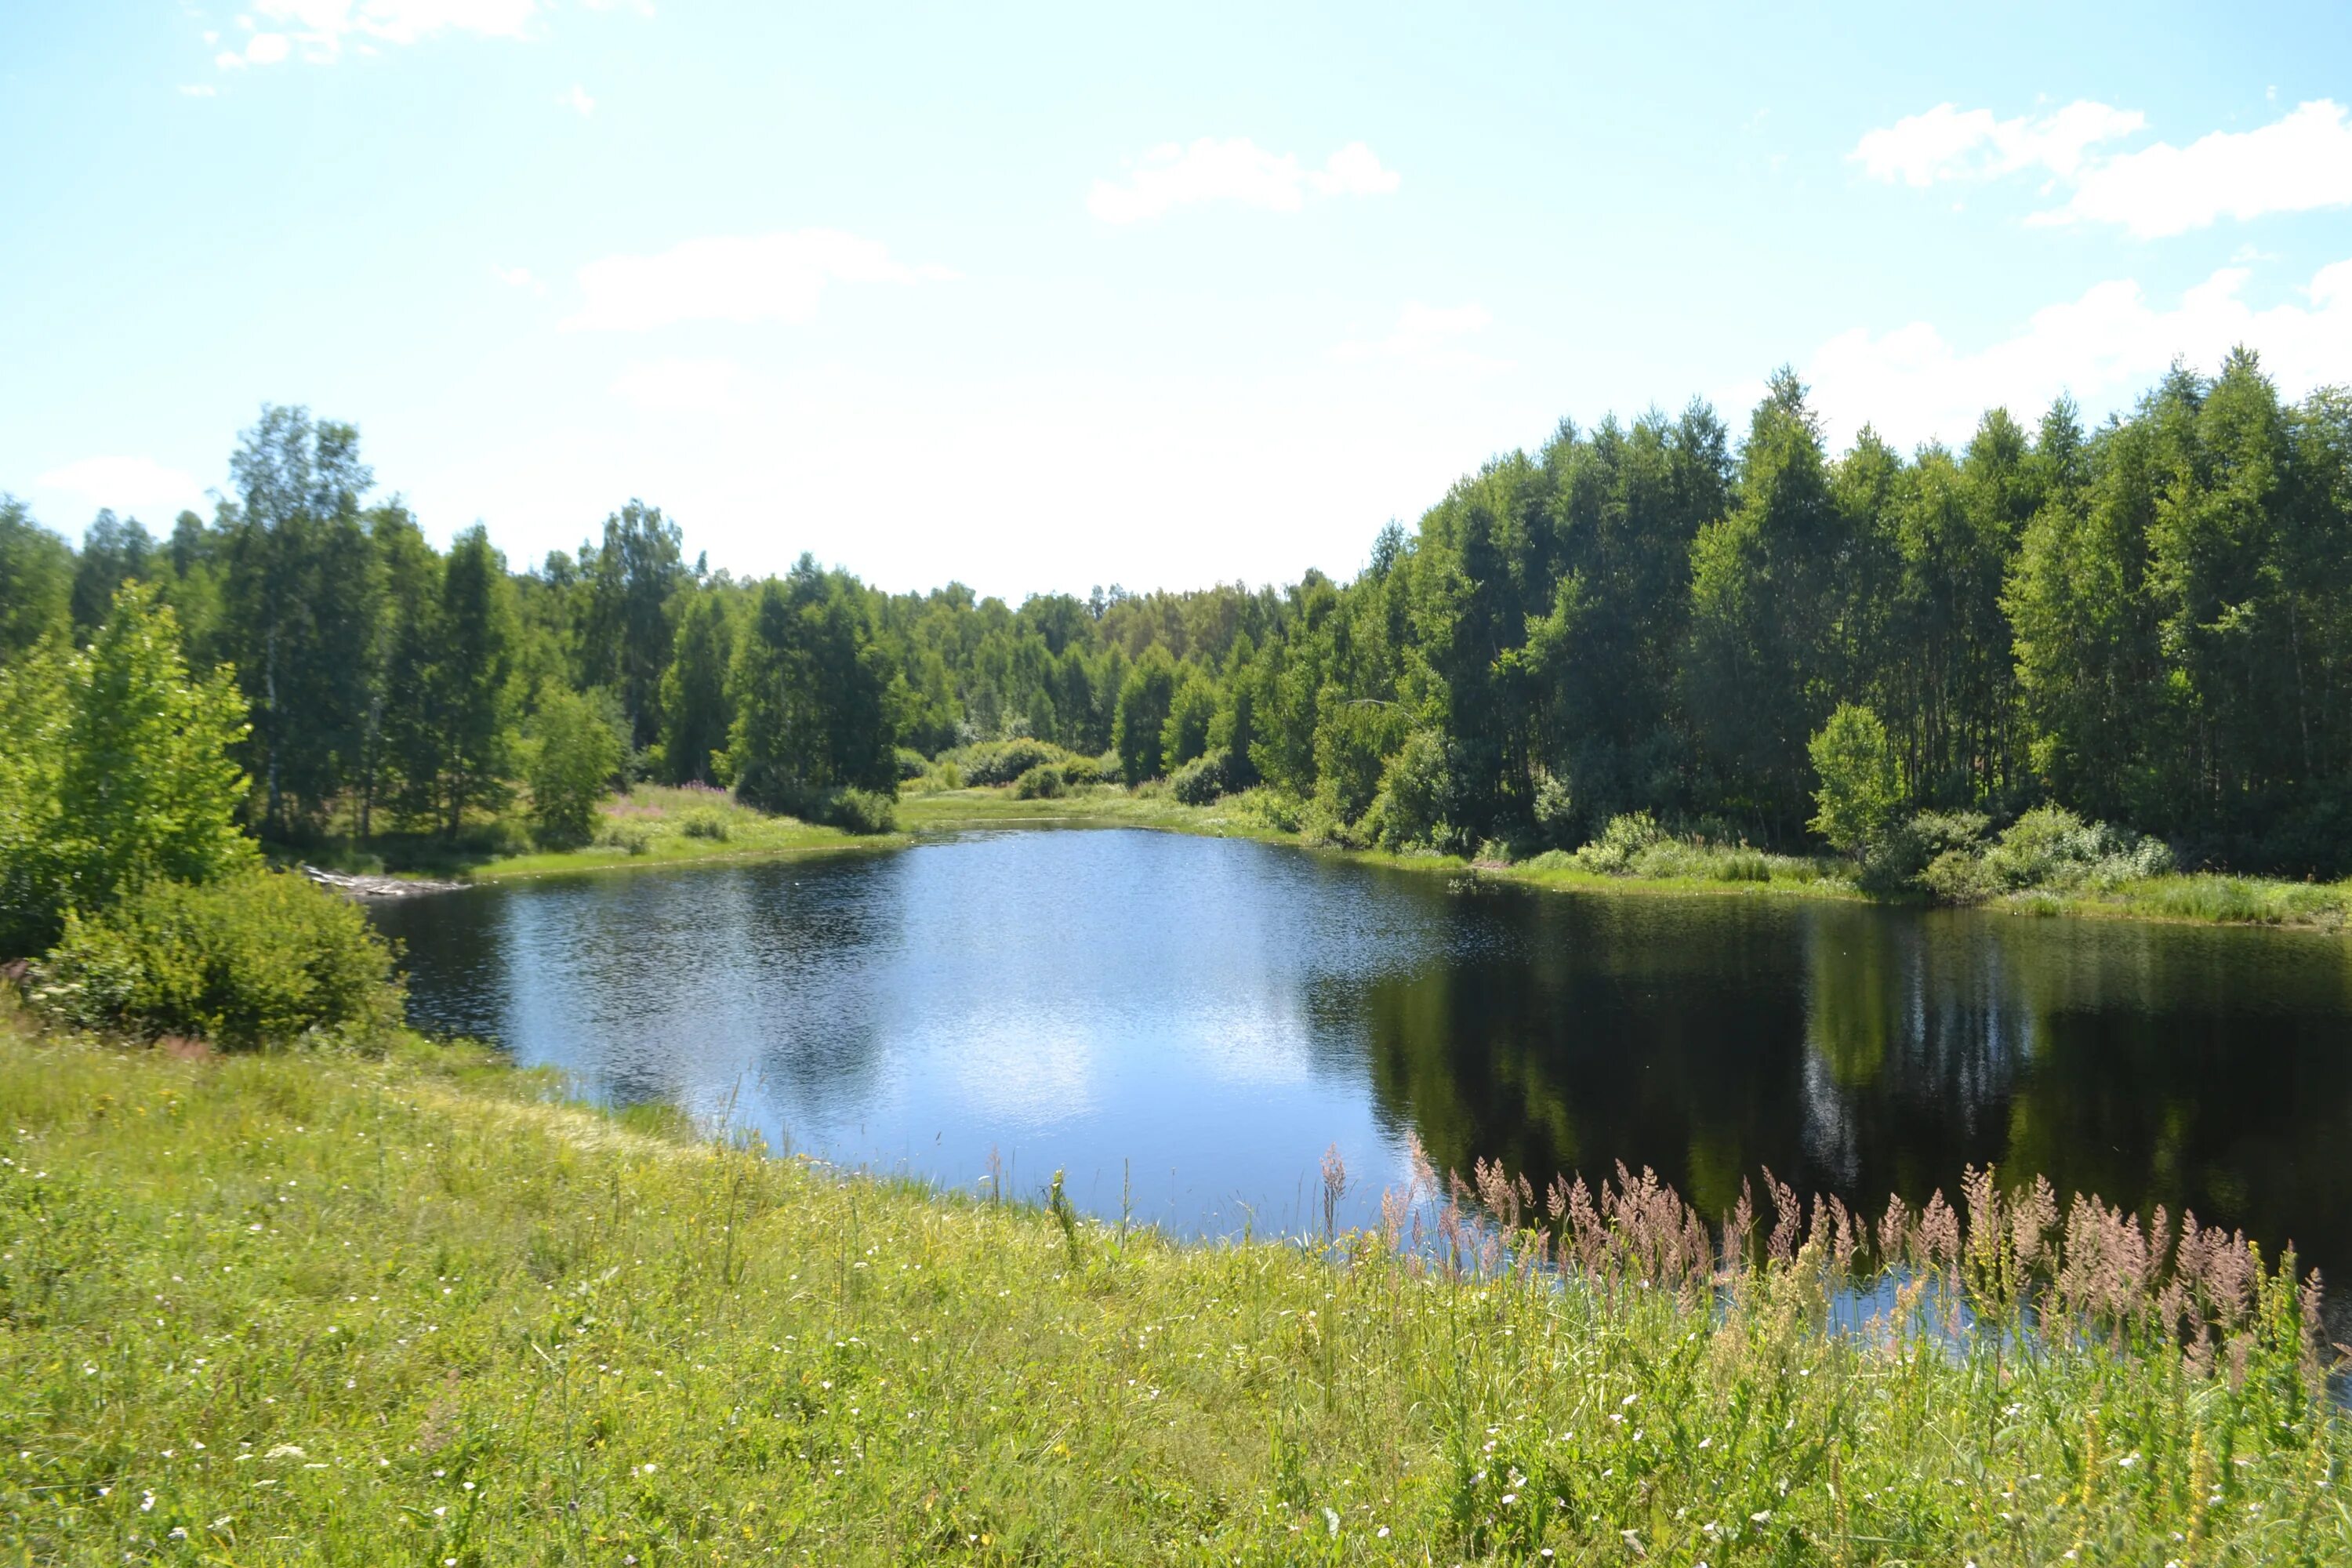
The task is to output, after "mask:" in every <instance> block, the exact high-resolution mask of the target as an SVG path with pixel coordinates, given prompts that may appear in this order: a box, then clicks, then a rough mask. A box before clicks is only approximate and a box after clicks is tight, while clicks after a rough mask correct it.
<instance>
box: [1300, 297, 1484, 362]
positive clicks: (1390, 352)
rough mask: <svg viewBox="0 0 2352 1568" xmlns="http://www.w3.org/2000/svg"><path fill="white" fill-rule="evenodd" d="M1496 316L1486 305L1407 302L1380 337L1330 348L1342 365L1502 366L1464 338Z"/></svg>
mask: <svg viewBox="0 0 2352 1568" xmlns="http://www.w3.org/2000/svg"><path fill="white" fill-rule="evenodd" d="M1493 322H1494V318H1493V317H1492V316H1490V315H1488V314H1487V313H1486V307H1485V306H1484V305H1477V304H1469V305H1447V306H1433V305H1423V304H1421V303H1420V302H1418V301H1411V302H1408V303H1407V304H1406V305H1405V307H1404V309H1403V310H1401V311H1399V312H1398V313H1397V322H1396V326H1395V328H1394V329H1393V330H1391V331H1390V332H1389V333H1388V334H1387V335H1386V336H1384V337H1380V338H1370V339H1365V338H1349V339H1348V340H1347V341H1346V342H1342V343H1340V344H1339V346H1337V347H1336V348H1334V349H1333V350H1332V351H1331V357H1332V358H1333V359H1335V360H1337V361H1339V363H1341V364H1370V363H1377V362H1381V361H1389V362H1401V363H1408V364H1417V365H1423V366H1430V367H1435V366H1441V365H1443V366H1453V367H1455V368H1473V369H1487V370H1492V369H1500V368H1502V367H1503V366H1504V365H1505V364H1506V363H1507V362H1505V361H1502V360H1497V359H1492V358H1489V357H1488V356H1486V355H1484V354H1479V353H1472V352H1471V351H1470V350H1468V349H1466V348H1464V347H1463V346H1462V340H1463V339H1464V338H1466V337H1469V336H1471V335H1472V334H1474V333H1477V332H1483V331H1486V329H1487V327H1488V326H1490V325H1492V324H1493Z"/></svg>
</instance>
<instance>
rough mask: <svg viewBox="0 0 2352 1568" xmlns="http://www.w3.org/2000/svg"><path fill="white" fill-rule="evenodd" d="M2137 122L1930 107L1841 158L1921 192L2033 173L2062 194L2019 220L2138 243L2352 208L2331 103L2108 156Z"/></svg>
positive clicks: (2341, 113) (2344, 124)
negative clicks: (2103, 228)
mask: <svg viewBox="0 0 2352 1568" xmlns="http://www.w3.org/2000/svg"><path fill="white" fill-rule="evenodd" d="M2146 128H2147V116H2146V115H2143V114H2141V113H2139V112H2138V111H2137V110H2122V109H2114V108H2110V107H2109V106H2108V105H2106V104H2104V103H2094V102H2091V101H2089V100H2084V101H2081V102H2076V103H2070V104H2068V105H2067V106H2066V107H2065V108H2063V109H2061V110H2057V111H2055V112H2054V113H2052V114H2048V115H2045V116H2043V117H2042V118H2040V119H2032V118H2029V117H2026V116H2020V117H2018V118H2016V119H2013V120H1996V119H1995V118H1994V117H1993V114H1992V111H1991V110H1986V109H1972V110H1961V109H1958V108H1956V107H1955V106H1953V105H1951V104H1948V103H1940V104H1937V106H1936V107H1935V108H1933V109H1931V110H1927V112H1926V113H1924V114H1915V115H1912V116H1911V117H1909V118H1908V119H1906V120H1899V121H1895V123H1894V124H1893V125H1890V126H1886V127H1884V128H1882V129H1879V130H1875V131H1872V132H1867V133H1866V134H1865V135H1864V137H1863V138H1862V140H1861V142H1859V143H1857V144H1856V145H1855V147H1854V150H1853V153H1850V154H1849V159H1850V161H1851V162H1853V163H1859V164H1860V165H1862V167H1863V169H1864V172H1865V173H1866V174H1870V175H1871V176H1872V177H1874V178H1876V179H1881V180H1886V181H1890V182H1891V181H1896V180H1900V181H1902V182H1903V183H1904V184H1909V185H1913V186H1916V187H1919V188H1922V189H1924V188H1926V187H1927V186H1929V185H1934V184H1943V183H1947V182H1950V181H1956V180H1985V179H1992V178H1996V177H1998V176H2000V175H2003V174H2015V173H2018V172H2021V171H2024V170H2029V169H2040V170H2043V171H2046V173H2047V174H2048V176H2049V178H2048V180H2047V181H2046V183H2045V184H2043V186H2042V190H2043V192H2044V194H2045V195H2046V194H2051V193H2053V192H2055V191H2056V190H2057V189H2058V188H2060V187H2061V186H2068V187H2072V190H2071V194H2070V195H2068V197H2067V199H2066V201H2065V202H2064V204H2063V205H2059V206H2055V207H2051V208H2047V209H2045V210H2043V211H2042V212H2038V213H2035V214H2033V215H2032V216H2031V217H2030V218H2028V219H2027V221H2028V222H2029V223H2032V224H2036V225H2042V226H2052V225H2062V224H2075V223H2101V224H2112V225H2115V226H2117V227H2120V228H2123V229H2126V230H2127V231H2128V232H2130V233H2131V234H2132V235H2133V236H2134V237H2137V238H2140V239H2155V238H2161V237H2167V236H2170V235H2177V234H2185V233H2187V232H2188V231H2189V230H2190V229H2196V228H2204V227H2208V226H2210V225H2212V224H2213V223H2215V222H2216V221H2218V220H2219V219H2221V218H2224V217H2230V218H2236V219H2239V220H2241V221H2243V220H2246V219H2251V218H2256V217H2261V216H2265V215H2267V214H2271V213H2294V212H2312V211H2315V210H2318V209H2321V208H2325V207H2336V206H2346V205H2352V121H2347V114H2346V110H2345V109H2344V108H2343V106H2342V105H2340V104H2337V103H2336V102H2335V101H2333V100H2328V99H2318V100H2314V101H2312V102H2309V103H2305V104H2303V105H2301V106H2300V107H2298V108H2296V109H2295V110H2293V111H2292V112H2290V113H2288V114H2286V115H2284V116H2283V117H2282V118H2280V119H2278V120H2276V121H2273V122H2272V123H2270V124H2268V125H2264V126H2261V127H2259V128H2257V129H2255V130H2252V131H2216V132H2212V133H2211V134H2210V135H2207V136H2201V137H2200V138H2198V139H2197V140H2196V141H2194V142H2190V143H2189V145H2188V146H2186V147H2176V146H2174V145H2172V144H2171V143H2170V142H2157V143H2155V144H2154V145H2153V146H2149V147H2143V148H2138V149H2137V150H2134V151H2130V152H2109V151H2107V150H2106V148H2107V144H2108V143H2111V142H2119V141H2122V140H2123V139H2125V138H2126V137H2129V136H2132V135H2135V134H2137V132H2141V131H2143V130H2145V129H2146Z"/></svg>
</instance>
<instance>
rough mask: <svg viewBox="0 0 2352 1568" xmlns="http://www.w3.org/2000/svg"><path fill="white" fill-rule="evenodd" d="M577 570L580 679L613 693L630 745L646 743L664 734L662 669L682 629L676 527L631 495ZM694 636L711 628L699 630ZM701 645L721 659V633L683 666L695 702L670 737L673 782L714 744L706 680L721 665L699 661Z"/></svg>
mask: <svg viewBox="0 0 2352 1568" xmlns="http://www.w3.org/2000/svg"><path fill="white" fill-rule="evenodd" d="M582 575H583V577H584V578H585V579H586V583H585V586H586V590H587V593H586V603H585V604H584V605H583V606H582V608H583V616H582V626H581V640H580V676H581V684H582V685H583V686H604V687H610V688H611V689H614V691H616V692H618V693H619V694H620V698H621V707H622V710H623V711H624V712H625V713H626V714H627V715H628V721H629V729H630V737H629V744H630V746H631V747H632V748H643V747H647V746H651V745H653V744H655V743H656V742H657V741H659V740H661V738H662V737H663V735H664V733H665V722H664V713H663V709H662V696H663V692H664V686H663V675H664V672H665V671H666V670H667V668H668V667H669V664H670V661H671V658H672V657H673V655H674V654H675V653H676V651H677V637H678V636H679V635H680V633H681V632H682V631H683V629H684V628H683V626H681V624H680V622H679V619H678V616H677V595H678V591H679V590H680V589H681V588H683V587H685V586H687V584H688V582H689V580H690V579H689V576H688V572H687V570H686V565H685V560H684V547H683V541H682V536H681V535H680V534H679V532H678V528H677V524H676V523H674V522H671V521H668V520H667V518H665V517H663V516H662V514H661V509H660V508H659V507H649V506H647V505H646V504H645V502H643V501H641V500H631V501H630V502H629V504H628V505H626V506H625V507H623V508H622V509H621V510H618V511H616V512H614V513H613V514H612V515H611V516H610V517H607V518H606V519H605V520H604V544H603V545H602V546H601V547H600V548H598V549H597V550H595V551H594V552H591V553H590V554H588V555H587V556H585V557H584V558H583V562H582ZM701 635H702V636H704V637H710V636H711V633H710V632H709V629H708V628H706V629H705V630H704V632H703V633H702V634H701ZM706 651H707V653H708V655H709V658H720V659H723V658H724V657H725V652H724V645H723V637H722V638H720V639H719V646H718V647H712V648H709V649H708V650H702V649H697V650H696V654H697V657H696V658H695V659H694V660H693V662H692V663H690V665H689V667H688V679H689V680H690V681H691V682H692V683H693V689H691V690H690V691H689V693H688V697H689V700H691V701H693V702H694V703H696V704H697V707H696V710H695V711H693V712H692V713H690V714H688V715H687V716H686V717H685V718H684V720H683V722H684V724H685V725H686V728H685V730H684V731H680V732H677V734H676V736H675V739H676V740H677V742H678V754H677V757H676V758H675V760H674V761H673V763H672V766H673V768H674V769H675V770H676V771H677V776H678V778H679V779H680V780H684V779H687V778H699V777H700V776H701V770H702V768H703V767H704V766H705V765H706V762H707V759H708V757H709V752H710V751H711V750H712V749H713V748H715V747H716V746H717V745H718V744H719V741H718V739H717V738H716V734H717V733H718V732H717V731H714V729H713V721H714V717H715V715H714V713H713V710H712V708H711V705H710V700H711V697H712V690H711V685H712V682H713V679H714V678H715V675H716V672H717V670H719V669H723V668H725V666H724V665H723V664H718V665H715V666H714V665H711V664H709V663H708V662H706V660H705V658H704V657H703V655H704V654H705V652H706ZM698 747H699V748H700V751H699V752H697V750H696V749H697V748H698ZM681 763H682V764H684V765H683V766H680V765H679V764H681Z"/></svg>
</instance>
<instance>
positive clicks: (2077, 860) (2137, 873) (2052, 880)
mask: <svg viewBox="0 0 2352 1568" xmlns="http://www.w3.org/2000/svg"><path fill="white" fill-rule="evenodd" d="M2171 869H2172V852H2171V851H2170V850H2169V849H2168V848H2166V847H2165V846H2164V844H2163V843H2162V842H2161V841H2160V840H2158V839H2154V838H2144V837H2140V836H2139V835H2138V834H2137V833H2133V832H2130V831H2129V830H2127V829H2125V828H2119V827H2111V826H2108V825H2107V824H2105V823H2104V822H2084V820H2083V819H2082V818H2081V817H2079V816H2075V815H2074V813H2073V812H2071V811H2068V810H2067V809H2066V808H2065V807H2063V806H2060V805H2038V806H2035V807H2034V808H2033V809H2032V811H2029V812H2027V813H2026V814H2025V815H2024V816H2021V817H2019V818H2018V819H2017V820H2016V821H2015V822H2013V823H2011V825H2010V826H2009V827H2008V828H2007V829H2006V830H2005V831H2004V832H2003V833H2002V834H2001V836H2000V843H1998V844H1997V845H1995V846H1994V847H1992V848H1991V849H1990V850H1988V851H1986V853H1985V870H1986V875H1987V876H1988V877H1989V879H1990V880H1991V882H1992V883H1993V885H1994V886H1995V887H1996V888H1998V889H2002V890H2007V889H2019V888H2049V889H2054V890H2057V891H2062V892H2063V891H2065V890H2068V889H2075V888H2080V887H2084V886H2091V887H2096V888H2111V887H2114V886H2116V884H2117V883H2120V882H2126V881H2131V880H2135V879H2139V878H2143V877H2158V876H2162V875H2163V874H2164V873H2165V872H2167V871H2169V870H2171Z"/></svg>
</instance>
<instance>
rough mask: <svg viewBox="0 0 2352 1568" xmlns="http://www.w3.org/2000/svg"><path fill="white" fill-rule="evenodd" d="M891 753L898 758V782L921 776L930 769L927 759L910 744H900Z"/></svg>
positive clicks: (902, 782)
mask: <svg viewBox="0 0 2352 1568" xmlns="http://www.w3.org/2000/svg"><path fill="white" fill-rule="evenodd" d="M891 755H892V756H894V757H895V758H897V759H898V782H899V783H900V784H906V783H908V782H910V781H912V780H915V779H919V778H921V777H922V776H923V775H924V774H925V773H929V772H930V771H931V764H930V761H929V758H927V757H925V756H924V755H923V753H922V752H919V751H917V750H915V748H914V747H912V746H900V747H899V748H898V750H897V751H895V752H892V753H891Z"/></svg>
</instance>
